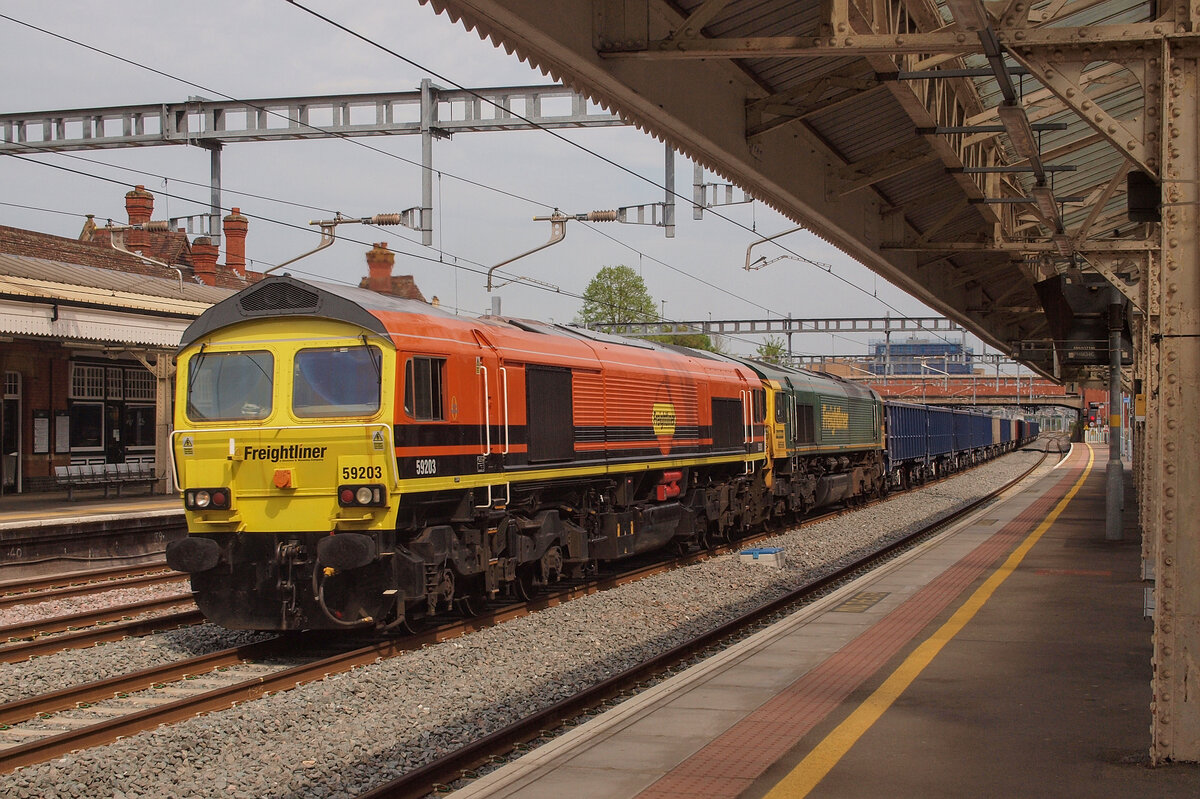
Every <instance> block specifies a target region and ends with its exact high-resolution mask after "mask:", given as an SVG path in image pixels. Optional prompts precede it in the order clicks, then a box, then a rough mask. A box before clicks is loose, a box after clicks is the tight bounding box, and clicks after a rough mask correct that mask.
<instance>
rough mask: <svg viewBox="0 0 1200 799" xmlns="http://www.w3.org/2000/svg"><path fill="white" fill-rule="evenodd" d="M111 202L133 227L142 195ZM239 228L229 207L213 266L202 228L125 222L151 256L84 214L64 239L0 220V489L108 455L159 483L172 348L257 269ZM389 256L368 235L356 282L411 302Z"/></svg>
mask: <svg viewBox="0 0 1200 799" xmlns="http://www.w3.org/2000/svg"><path fill="white" fill-rule="evenodd" d="M125 207H126V210H127V213H128V216H129V224H130V225H141V224H145V223H146V222H149V221H150V220H151V217H152V214H153V210H154V197H153V195H152V194H151V193H150V192H148V191H146V190H145V188H144V187H142V186H137V187H135V188H134V189H133V190H132V191H130V192H129V193H127V194H126V195H125ZM247 229H248V221H247V219H246V217H245V216H243V215H242V214H241V213H240V212H239V209H237V208H234V209H232V213H231V214H229V215H228V216H226V217H225V219H224V224H223V232H224V235H225V252H224V263H218V258H219V255H220V253H219V251H218V248H217V246H215V245H214V244H213V243H212V242H211V240H210V239H209V238H207V237H200V238H195V239H189V238H188V236H187V234H186V233H184V232H183V231H182V230H177V231H146V230H137V229H133V230H129V231H128V234H127V238H126V242H125V246H126V248H127V249H128V250H130V251H132V252H133V253H140V254H142V255H144V256H148V258H149V259H154V260H153V261H152V260H149V259H144V258H140V257H138V256H137V255H131V254H129V253H125V252H122V251H120V250H117V249H114V248H113V247H112V246H111V243H110V241H109V231H107V230H105V229H103V228H98V227H97V226H96V225H95V224H94V222H93V220H92V218H91V217H88V220H87V222H86V223H85V224H84V226H83V230H82V231H81V233H80V236H79V238H77V239H72V238H66V237H62V236H55V235H50V234H46V233H39V232H34V231H29V230H22V229H18V228H13V227H7V226H4V225H0V377H2V378H3V383H2V386H3V414H2V415H0V496H2V495H4V494H12V493H23V492H35V491H48V490H54V489H56V488H57V487H58V486H57V484H56V481H55V476H54V475H55V467H56V466H69V465H85V464H86V465H93V464H111V463H141V464H147V463H148V464H153V465H154V467H155V473H156V474H157V475H158V477H159V481H158V483H157V484H156V486H157V488H156V490H158V491H167V490H169V482H168V475H167V467H166V464H167V460H168V458H167V446H168V443H169V435H170V430H171V420H172V410H173V409H172V403H173V397H174V391H173V387H174V356H175V351H176V349H177V348H178V345H179V341H180V338H181V337H182V334H183V331H184V330H185V329H186V328H187V326H188V325H189V324H190V323H191V322H192V320H194V319H195V318H196V317H198V316H199V315H200V314H201V313H203V312H204V311H205V310H206V309H207V308H208V307H209V306H211V305H212V304H214V303H216V302H219V301H220V300H222V299H224V298H225V297H228V296H229V295H230V294H232V293H235V292H237V291H239V290H241V289H242V288H245V287H246V286H247V285H249V284H250V283H252V282H254V281H255V280H257V279H259V278H261V274H260V273H256V272H251V271H247V269H246V263H247V261H246V236H247ZM394 258H395V256H394V254H393V253H392V252H390V251H389V250H388V249H387V246H386V243H380V244H378V245H376V246H375V247H374V248H373V249H372V250H371V251H370V252H369V253H368V254H367V261H368V272H369V274H368V276H367V277H365V278H363V281H362V285H363V287H364V288H371V289H374V290H376V291H382V292H386V293H390V294H396V295H399V296H404V297H408V298H412V299H421V300H424V297H422V296H421V293H420V291H419V290H418V289H417V287H416V285H415V284H414V282H413V279H412V277H411V276H407V275H392V274H391V270H392V266H393V263H394ZM154 261H161V262H163V263H167V264H170V268H167V267H164V266H161V265H159V264H157V263H155V262H154Z"/></svg>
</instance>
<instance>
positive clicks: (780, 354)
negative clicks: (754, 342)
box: [754, 336, 788, 365]
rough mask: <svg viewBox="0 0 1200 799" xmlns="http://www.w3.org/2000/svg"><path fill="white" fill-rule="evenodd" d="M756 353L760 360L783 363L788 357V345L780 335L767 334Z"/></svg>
mask: <svg viewBox="0 0 1200 799" xmlns="http://www.w3.org/2000/svg"><path fill="white" fill-rule="evenodd" d="M754 353H755V355H756V356H757V357H758V359H759V360H760V361H764V362H766V363H773V364H776V365H783V363H784V361H786V360H787V357H788V354H787V345H786V344H785V343H784V340H783V339H781V338H779V337H778V336H767V337H766V339H764V340H763V343H762V344H759V345H758V349H757V350H755V351H754Z"/></svg>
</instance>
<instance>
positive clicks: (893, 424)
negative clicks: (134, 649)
mask: <svg viewBox="0 0 1200 799" xmlns="http://www.w3.org/2000/svg"><path fill="white" fill-rule="evenodd" d="M177 368H178V372H177V374H178V377H177V380H176V386H177V388H176V403H175V407H176V424H175V430H174V431H173V433H172V436H171V458H172V470H173V473H174V477H175V480H176V484H177V485H178V486H179V488H180V490H181V493H182V499H183V504H184V508H185V513H186V517H187V524H188V531H189V535H188V536H187V537H186V538H184V539H182V540H180V541H176V542H173V543H172V544H171V545H170V546H169V547H168V549H167V562H168V564H169V565H170V566H171V567H172V568H174V569H177V570H179V571H183V572H187V573H188V574H190V575H191V584H192V590H193V593H194V595H195V598H196V602H197V604H198V605H199V607H200V610H201V611H202V612H203V613H204V615H205V616H206V617H207V618H208V619H210V620H211V621H213V622H216V623H218V624H221V625H223V626H225V627H230V628H236V629H254V630H304V629H368V630H370V629H374V630H403V629H407V628H409V627H410V626H411V624H412V623H413V621H414V620H416V619H419V618H422V617H426V616H430V615H434V614H437V613H441V612H445V611H448V610H451V609H457V610H459V611H461V612H464V613H474V612H478V611H479V610H480V608H481V607H482V606H483V604H484V603H485V602H487V601H488V600H489V599H492V598H495V597H497V596H498V595H505V596H508V595H515V596H526V597H527V596H531V595H532V594H533V593H535V592H536V591H537V590H539V588H540V587H541V586H544V585H547V584H550V583H553V582H555V581H557V580H559V579H561V578H562V577H564V576H580V575H583V574H584V573H586V572H589V571H591V570H594V569H595V568H597V566H598V565H600V564H605V563H610V562H613V561H617V560H620V559H623V558H627V557H630V556H633V555H636V554H639V553H644V552H648V551H652V550H658V549H663V548H672V549H676V550H678V551H686V550H688V549H689V548H693V547H707V546H711V545H713V544H715V543H717V542H720V541H735V540H737V539H738V538H740V537H741V536H743V535H745V534H746V533H747V532H748V531H750V530H753V529H758V528H761V527H764V526H770V525H775V524H782V523H784V522H788V521H792V520H794V519H797V518H799V517H800V516H802V515H804V514H805V513H807V512H808V511H810V510H811V509H813V508H815V507H819V506H823V505H829V504H832V503H838V502H842V503H856V502H859V501H861V500H863V499H864V498H867V497H872V496H880V495H882V494H884V493H886V492H887V491H889V490H890V489H891V488H893V487H895V486H897V485H908V484H912V483H916V482H921V481H923V480H925V479H928V478H930V477H934V476H937V475H939V474H941V473H944V472H949V471H953V470H955V469H958V468H961V467H963V466H965V465H968V464H970V463H974V462H976V461H978V460H981V459H983V458H985V457H990V456H993V455H995V454H998V453H999V452H1002V451H1005V450H1007V449H1010V448H1012V447H1014V446H1016V445H1018V444H1019V443H1022V442H1023V441H1025V440H1028V439H1031V438H1033V437H1036V435H1037V426H1036V423H1026V422H1024V421H1022V420H1007V419H1004V420H1001V419H995V418H993V417H990V416H985V415H982V414H977V413H973V412H968V411H952V410H949V409H934V408H925V407H924V406H914V405H894V404H885V403H883V402H882V401H881V400H880V397H879V395H878V394H877V393H876V392H874V391H873V390H871V389H870V388H867V387H864V386H861V385H857V384H854V383H851V382H848V381H844V380H840V379H837V378H834V377H829V376H823V375H816V374H813V373H809V372H805V371H801V370H795V369H789V368H785V367H778V366H769V365H766V364H762V363H758V362H754V361H749V360H743V359H738V358H732V357H728V356H724V355H718V354H713V353H707V352H699V351H695V350H690V349H686V348H682V347H673V346H667V345H661V344H657V343H653V342H647V341H639V340H632V339H626V338H620V337H616V336H610V335H606V334H603V333H598V332H595V331H589V330H582V329H579V328H575V327H569V326H562V325H555V324H549V323H543V322H537V321H530V320H523V319H511V318H502V317H483V318H479V319H472V318H465V317H459V316H455V315H452V314H449V313H447V312H445V311H443V310H441V309H439V308H436V307H432V306H429V305H426V304H424V303H421V302H417V301H412V300H403V299H398V298H394V297H389V296H385V295H381V294H377V293H374V292H371V291H367V290H365V289H354V288H346V287H340V286H338V287H334V286H326V285H318V284H315V283H308V282H302V281H299V280H295V279H293V278H290V277H268V278H266V279H264V280H262V281H261V282H258V283H255V284H254V285H252V286H250V287H248V288H246V289H244V290H243V291H241V292H239V293H238V294H235V295H233V296H231V297H229V298H228V299H226V300H224V301H222V302H220V303H218V304H216V305H214V306H212V307H211V308H210V309H209V310H208V311H206V312H205V313H204V314H203V315H201V316H200V317H199V318H198V319H197V320H196V321H195V322H194V323H193V324H192V325H191V326H190V327H189V328H188V329H187V331H186V332H185V334H184V337H183V341H182V343H181V348H180V352H179V356H178V367H177ZM922 414H923V415H922Z"/></svg>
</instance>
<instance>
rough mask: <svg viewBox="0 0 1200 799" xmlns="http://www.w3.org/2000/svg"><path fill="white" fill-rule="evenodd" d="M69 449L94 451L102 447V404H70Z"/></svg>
mask: <svg viewBox="0 0 1200 799" xmlns="http://www.w3.org/2000/svg"><path fill="white" fill-rule="evenodd" d="M70 414H71V449H73V450H76V449H94V450H98V449H100V448H102V447H103V446H104V403H102V402H73V403H71V410H70Z"/></svg>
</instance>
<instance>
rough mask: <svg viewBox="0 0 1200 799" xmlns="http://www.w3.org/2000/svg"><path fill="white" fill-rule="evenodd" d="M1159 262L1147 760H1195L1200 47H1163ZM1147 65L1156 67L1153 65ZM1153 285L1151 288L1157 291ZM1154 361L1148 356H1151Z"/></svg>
mask: <svg viewBox="0 0 1200 799" xmlns="http://www.w3.org/2000/svg"><path fill="white" fill-rule="evenodd" d="M1163 56H1164V57H1163V59H1162V66H1161V68H1162V69H1163V70H1164V72H1163V78H1164V80H1163V81H1162V82H1161V85H1162V92H1163V94H1162V103H1161V105H1160V106H1159V107H1160V108H1161V109H1162V121H1163V123H1164V124H1165V125H1166V127H1167V130H1166V131H1165V133H1166V135H1165V136H1163V137H1162V161H1161V163H1162V164H1163V170H1162V175H1163V178H1164V179H1163V184H1162V185H1163V209H1162V264H1161V268H1160V269H1159V270H1158V273H1159V282H1158V286H1157V287H1153V286H1152V287H1151V291H1150V293H1151V295H1152V299H1151V302H1150V303H1149V305H1150V306H1151V307H1150V308H1149V309H1148V310H1149V311H1150V314H1149V322H1150V325H1151V330H1152V335H1151V347H1152V348H1153V349H1156V350H1157V351H1158V353H1157V355H1158V368H1157V370H1155V372H1154V373H1153V374H1152V375H1151V378H1150V380H1151V384H1152V387H1151V390H1150V393H1149V407H1148V408H1147V412H1148V413H1149V414H1152V415H1155V416H1157V418H1158V434H1159V435H1158V438H1157V441H1156V442H1153V441H1152V442H1151V443H1152V445H1153V444H1154V443H1157V445H1158V447H1157V451H1156V452H1155V453H1154V456H1155V457H1157V458H1158V459H1159V461H1160V463H1161V468H1160V469H1158V470H1156V471H1157V473H1158V478H1159V480H1158V485H1157V486H1153V485H1150V486H1148V487H1147V490H1148V491H1156V490H1157V493H1158V497H1159V500H1160V505H1159V512H1158V514H1157V516H1156V518H1153V519H1147V521H1148V522H1150V523H1151V524H1153V525H1154V526H1155V529H1154V530H1153V531H1149V530H1148V531H1147V533H1150V532H1153V534H1154V535H1155V536H1156V538H1157V552H1156V564H1155V617H1154V678H1153V684H1152V687H1153V697H1154V698H1153V706H1152V721H1151V731H1152V734H1153V742H1152V745H1151V758H1152V760H1153V761H1154V762H1155V763H1164V762H1167V761H1172V760H1175V761H1200V580H1197V579H1196V575H1197V574H1200V528H1198V527H1197V525H1196V520H1197V519H1200V490H1197V487H1198V486H1200V457H1197V453H1198V452H1200V428H1197V425H1196V419H1197V418H1200V391H1197V386H1198V385H1200V237H1198V236H1197V226H1198V225H1200V212H1198V209H1197V201H1198V200H1200V191H1198V185H1200V136H1198V132H1200V103H1198V101H1197V93H1198V92H1200V81H1198V80H1197V77H1198V75H1200V50H1198V49H1197V48H1196V45H1195V43H1194V41H1188V40H1181V41H1178V42H1175V41H1172V40H1170V39H1167V40H1165V42H1164V43H1163ZM1151 63H1153V62H1152V61H1151ZM1155 288H1157V291H1155ZM1152 357H1153V355H1152Z"/></svg>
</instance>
